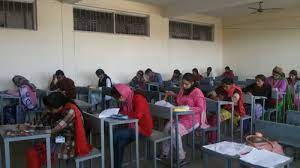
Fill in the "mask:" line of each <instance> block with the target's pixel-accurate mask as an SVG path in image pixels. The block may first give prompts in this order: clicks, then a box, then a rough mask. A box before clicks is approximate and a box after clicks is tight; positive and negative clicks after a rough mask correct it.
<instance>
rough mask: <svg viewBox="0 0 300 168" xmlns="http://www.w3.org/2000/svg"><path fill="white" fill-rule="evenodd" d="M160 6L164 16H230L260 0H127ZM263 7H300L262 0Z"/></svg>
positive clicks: (295, 1)
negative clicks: (197, 14) (196, 14)
mask: <svg viewBox="0 0 300 168" xmlns="http://www.w3.org/2000/svg"><path fill="white" fill-rule="evenodd" d="M129 1H135V2H141V3H147V4H152V5H157V6H160V7H162V8H163V9H164V11H165V12H164V14H165V16H166V17H177V16H183V15H188V14H195V13H199V14H207V15H211V16H219V17H230V16H237V15H247V14H249V13H251V12H252V11H251V10H249V9H248V7H257V2H259V1H261V0H129ZM263 7H264V8H285V10H287V9H288V8H294V7H300V0H264V4H263Z"/></svg>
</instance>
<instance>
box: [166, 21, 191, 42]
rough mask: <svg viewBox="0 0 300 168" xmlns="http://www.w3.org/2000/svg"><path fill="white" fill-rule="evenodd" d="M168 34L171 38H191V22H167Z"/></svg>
mask: <svg viewBox="0 0 300 168" xmlns="http://www.w3.org/2000/svg"><path fill="white" fill-rule="evenodd" d="M169 31H170V32H169V34H170V37H171V38H176V39H191V37H192V24H190V23H183V22H175V21H170V22H169Z"/></svg>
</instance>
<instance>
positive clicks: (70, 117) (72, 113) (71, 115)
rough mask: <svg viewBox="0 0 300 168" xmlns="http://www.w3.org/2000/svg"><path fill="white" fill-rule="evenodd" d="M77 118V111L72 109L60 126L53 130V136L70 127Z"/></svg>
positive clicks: (59, 123) (60, 122)
mask: <svg viewBox="0 0 300 168" xmlns="http://www.w3.org/2000/svg"><path fill="white" fill-rule="evenodd" d="M74 118H75V111H74V110H73V109H70V110H69V111H68V114H67V115H66V116H65V117H64V118H63V119H62V120H60V121H59V122H58V124H57V125H56V126H55V127H54V128H53V129H52V130H51V132H52V133H53V134H55V133H58V132H60V131H62V130H63V129H64V128H66V127H67V126H68V124H69V123H70V122H72V121H73V120H74Z"/></svg>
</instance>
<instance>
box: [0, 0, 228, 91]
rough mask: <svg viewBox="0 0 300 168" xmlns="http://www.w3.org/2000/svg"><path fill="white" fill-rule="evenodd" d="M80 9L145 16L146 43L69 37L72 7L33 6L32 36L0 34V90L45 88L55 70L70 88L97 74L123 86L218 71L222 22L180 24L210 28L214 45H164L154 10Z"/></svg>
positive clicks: (106, 2)
mask: <svg viewBox="0 0 300 168" xmlns="http://www.w3.org/2000/svg"><path fill="white" fill-rule="evenodd" d="M80 6H89V7H93V8H94V7H96V8H105V9H113V10H121V11H129V12H136V13H141V14H147V15H149V16H150V37H138V36H128V35H113V34H105V33H91V32H79V31H73V16H72V5H69V4H61V3H59V2H57V1H56V0H38V30H37V31H27V30H18V29H0V51H1V54H0V61H1V66H0V88H1V89H6V88H8V87H10V86H11V82H10V79H11V78H12V76H13V75H14V74H21V75H24V76H26V77H28V78H29V79H30V80H32V81H33V82H34V83H35V84H36V85H37V86H38V87H41V88H46V87H47V86H48V83H49V79H50V78H51V76H52V74H53V73H54V72H55V70H56V69H58V68H61V69H63V70H64V71H65V73H66V75H67V76H70V77H71V78H73V79H74V80H75V83H76V85H90V84H96V83H97V79H96V77H95V75H94V72H95V70H96V69H97V68H103V69H104V70H105V71H106V72H107V73H108V74H109V75H110V76H111V77H112V78H113V80H114V81H117V82H128V81H129V80H130V79H131V78H132V76H133V75H134V74H135V73H136V71H137V70H138V69H146V68H148V67H151V68H153V70H155V71H158V72H162V73H163V76H164V77H165V78H166V79H168V78H170V76H171V73H172V71H173V69H174V68H179V69H182V70H184V71H185V72H187V71H190V70H191V69H192V68H193V67H198V68H201V69H203V70H204V69H205V67H206V66H208V65H213V67H214V68H216V69H217V71H219V70H220V69H221V68H222V67H221V66H222V48H223V46H222V40H223V39H222V22H221V19H218V18H213V17H208V16H189V17H185V18H181V19H185V20H191V21H196V22H200V23H203V22H204V23H207V24H215V25H216V30H215V31H216V35H215V42H201V41H187V40H170V39H169V32H168V19H166V18H163V17H161V10H160V8H157V7H154V6H151V5H144V4H139V3H134V2H126V1H124V0H114V1H111V0H84V1H83V2H82V3H81V4H80Z"/></svg>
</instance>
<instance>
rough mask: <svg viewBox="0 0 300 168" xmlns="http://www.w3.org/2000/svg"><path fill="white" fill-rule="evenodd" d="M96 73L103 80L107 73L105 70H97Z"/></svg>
mask: <svg viewBox="0 0 300 168" xmlns="http://www.w3.org/2000/svg"><path fill="white" fill-rule="evenodd" d="M95 73H96V75H97V77H98V78H99V79H102V78H103V77H104V76H105V72H104V71H103V69H97V71H96V72H95Z"/></svg>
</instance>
